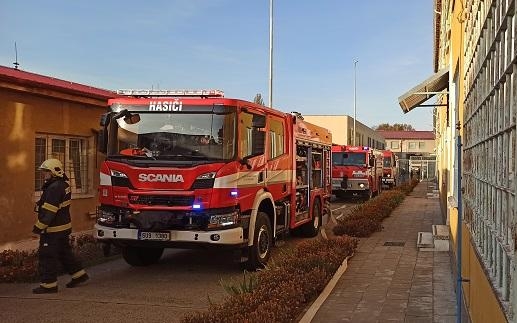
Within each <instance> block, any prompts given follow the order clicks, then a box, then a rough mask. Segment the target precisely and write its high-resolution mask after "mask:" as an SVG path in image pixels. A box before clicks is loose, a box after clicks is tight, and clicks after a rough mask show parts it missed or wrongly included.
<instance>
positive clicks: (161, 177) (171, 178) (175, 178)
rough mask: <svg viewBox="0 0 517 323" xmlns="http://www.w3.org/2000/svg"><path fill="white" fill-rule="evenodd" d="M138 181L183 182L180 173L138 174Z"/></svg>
mask: <svg viewBox="0 0 517 323" xmlns="http://www.w3.org/2000/svg"><path fill="white" fill-rule="evenodd" d="M138 180H139V181H140V182H162V183H183V182H184V181H183V175H181V174H138Z"/></svg>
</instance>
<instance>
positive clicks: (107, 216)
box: [97, 209, 117, 224]
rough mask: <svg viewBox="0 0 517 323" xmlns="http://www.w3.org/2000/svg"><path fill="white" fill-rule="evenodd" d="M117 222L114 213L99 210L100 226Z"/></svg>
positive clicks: (98, 220)
mask: <svg viewBox="0 0 517 323" xmlns="http://www.w3.org/2000/svg"><path fill="white" fill-rule="evenodd" d="M116 220H117V218H116V216H115V214H114V213H113V212H109V211H105V210H100V209H99V210H98V211H97V223H99V224H112V223H114V222H115V221H116Z"/></svg>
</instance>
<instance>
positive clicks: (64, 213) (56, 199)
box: [34, 177, 72, 233]
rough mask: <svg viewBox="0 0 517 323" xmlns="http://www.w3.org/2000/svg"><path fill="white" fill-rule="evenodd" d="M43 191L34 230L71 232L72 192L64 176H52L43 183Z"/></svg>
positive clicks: (37, 207) (37, 206)
mask: <svg viewBox="0 0 517 323" xmlns="http://www.w3.org/2000/svg"><path fill="white" fill-rule="evenodd" d="M42 189H43V193H42V194H41V198H40V200H39V201H38V203H37V204H36V212H38V221H37V222H36V224H34V230H36V231H37V230H39V232H41V233H44V232H46V233H52V232H65V231H68V232H71V231H72V223H71V220H70V202H71V199H72V194H71V190H70V185H69V184H68V182H66V181H65V179H64V178H60V177H52V178H51V179H49V180H48V181H47V182H46V183H45V185H43V188H42Z"/></svg>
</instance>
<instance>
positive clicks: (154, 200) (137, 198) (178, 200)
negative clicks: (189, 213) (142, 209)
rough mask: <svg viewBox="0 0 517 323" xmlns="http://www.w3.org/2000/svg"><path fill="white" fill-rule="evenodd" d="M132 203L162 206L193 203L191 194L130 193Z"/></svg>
mask: <svg viewBox="0 0 517 323" xmlns="http://www.w3.org/2000/svg"><path fill="white" fill-rule="evenodd" d="M129 201H130V202H131V203H132V204H141V205H163V206H190V205H192V204H193V203H194V197H193V196H176V195H130V196H129Z"/></svg>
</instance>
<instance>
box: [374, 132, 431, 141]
mask: <svg viewBox="0 0 517 323" xmlns="http://www.w3.org/2000/svg"><path fill="white" fill-rule="evenodd" d="M377 132H378V133H379V134H381V135H382V136H383V137H384V138H386V139H421V140H434V139H435V138H434V133H433V132H432V131H388V130H377Z"/></svg>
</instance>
